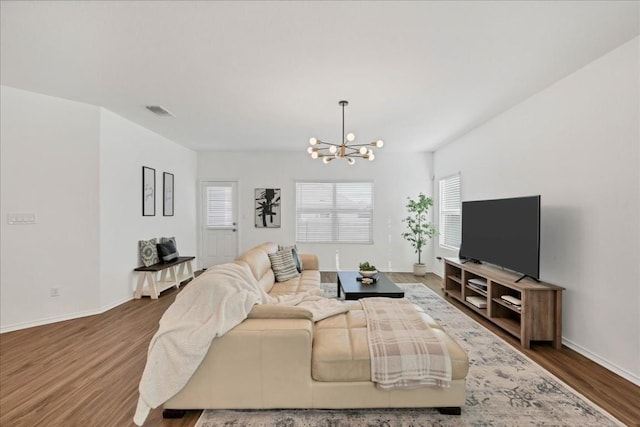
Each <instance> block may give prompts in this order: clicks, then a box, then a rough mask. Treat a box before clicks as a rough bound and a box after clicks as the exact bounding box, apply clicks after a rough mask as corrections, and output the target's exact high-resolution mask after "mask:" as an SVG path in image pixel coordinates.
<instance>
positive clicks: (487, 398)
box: [196, 283, 623, 427]
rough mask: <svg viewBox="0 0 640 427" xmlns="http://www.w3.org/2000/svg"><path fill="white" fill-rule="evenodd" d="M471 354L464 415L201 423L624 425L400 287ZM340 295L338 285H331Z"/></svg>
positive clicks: (441, 306) (338, 414)
mask: <svg viewBox="0 0 640 427" xmlns="http://www.w3.org/2000/svg"><path fill="white" fill-rule="evenodd" d="M399 286H400V287H402V288H403V289H404V291H405V296H406V297H407V298H408V299H409V300H411V301H412V302H414V303H415V304H418V305H419V306H421V307H422V308H424V310H425V311H426V312H427V313H429V315H430V316H431V317H433V319H434V320H436V321H437V322H438V323H439V324H440V325H441V326H442V327H443V328H444V329H445V330H446V331H447V333H448V334H449V335H450V336H452V337H453V338H454V339H455V340H456V341H458V343H459V344H460V345H461V346H462V347H463V348H464V349H465V350H466V351H467V353H468V355H469V362H470V368H469V374H468V376H467V398H466V404H465V406H464V407H463V408H462V414H461V415H460V416H456V415H441V414H440V413H439V412H438V411H437V410H434V409H354V410H317V409H303V410H299V409H290V410H255V411H254V410H243V411H240V410H233V411H232V410H207V411H204V412H203V413H202V416H201V417H200V420H199V421H198V423H197V424H196V427H222V426H229V427H231V426H233V427H244V426H246V427H250V426H251V427H253V426H278V427H303V426H304V427H347V426H354V427H355V426H358V427H359V426H363V427H365V426H366V427H400V426H415V427H421V426H425V427H426V426H431V427H446V426H451V427H458V426H496V427H498V426H505V427H506V426H509V427H511V426H581V427H586V426H594V427H595V426H598V427H602V426H622V425H623V424H622V423H620V422H618V421H617V420H616V419H615V418H613V417H612V416H611V415H609V414H608V413H607V412H605V411H604V410H602V409H600V408H599V407H597V406H596V405H595V404H593V403H591V402H590V401H588V400H587V399H586V398H584V397H582V396H581V395H579V394H578V393H577V392H575V391H574V390H573V389H571V388H570V387H569V386H568V385H566V384H565V383H563V382H562V381H560V380H559V379H557V378H556V377H555V376H553V375H552V374H550V373H549V372H548V371H546V370H545V369H543V368H542V367H541V366H539V365H538V364H536V363H535V362H533V361H532V360H531V359H529V358H528V357H526V356H525V355H524V354H522V353H520V352H519V351H517V350H515V349H514V348H513V347H511V346H510V345H509V344H507V343H506V342H504V341H503V340H502V339H501V338H500V337H498V336H497V335H495V334H493V333H492V332H491V331H489V330H488V329H486V328H485V327H484V326H482V325H480V324H479V323H477V322H476V321H474V320H472V319H471V318H469V317H467V316H466V315H465V314H463V313H462V312H460V311H459V310H458V309H457V308H456V307H454V306H453V305H451V304H449V303H448V302H447V301H445V300H444V299H443V298H441V297H440V296H438V295H437V294H436V293H435V292H433V291H432V290H431V289H429V288H427V287H426V286H424V285H422V284H419V283H415V284H409V283H407V284H399ZM323 288H324V290H325V296H327V297H334V298H335V296H336V285H335V284H323Z"/></svg>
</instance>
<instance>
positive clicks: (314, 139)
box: [309, 138, 318, 145]
mask: <svg viewBox="0 0 640 427" xmlns="http://www.w3.org/2000/svg"><path fill="white" fill-rule="evenodd" d="M317 143H318V140H317V139H316V138H311V139H310V140H309V144H311V145H316V144H317Z"/></svg>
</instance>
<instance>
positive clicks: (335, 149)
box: [327, 145, 338, 163]
mask: <svg viewBox="0 0 640 427" xmlns="http://www.w3.org/2000/svg"><path fill="white" fill-rule="evenodd" d="M336 151H338V149H337V148H336V146H335V145H332V146H331V147H329V152H330V153H331V154H336ZM327 163H329V162H327Z"/></svg>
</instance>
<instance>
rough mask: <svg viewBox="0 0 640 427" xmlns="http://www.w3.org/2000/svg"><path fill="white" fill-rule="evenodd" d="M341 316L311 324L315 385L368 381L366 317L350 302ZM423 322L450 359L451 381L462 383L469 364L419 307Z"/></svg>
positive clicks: (463, 354)
mask: <svg viewBox="0 0 640 427" xmlns="http://www.w3.org/2000/svg"><path fill="white" fill-rule="evenodd" d="M354 303H355V304H354V305H353V306H352V309H351V310H350V311H349V312H348V313H345V314H339V315H337V316H333V317H330V318H328V319H325V320H322V321H320V322H317V323H316V324H315V331H314V336H313V350H312V365H311V370H312V376H313V379H314V380H316V381H370V380H371V363H370V355H369V345H368V343H367V325H366V317H365V314H364V311H363V310H362V306H360V303H359V302H357V301H354ZM416 309H417V310H418V311H419V312H420V316H421V317H422V318H423V320H424V321H425V322H426V323H427V324H428V325H429V326H431V327H432V328H433V329H434V330H433V332H434V333H435V334H436V335H437V336H438V338H441V339H443V340H444V341H445V342H446V343H447V350H448V351H449V357H450V358H451V369H452V379H453V380H458V379H463V378H465V377H466V376H467V372H468V370H469V361H468V359H467V355H466V353H465V352H464V350H462V348H461V347H460V346H459V345H458V344H457V343H456V342H455V341H453V340H452V339H451V338H450V337H449V336H448V335H447V334H446V333H445V332H444V331H443V330H442V328H441V327H440V326H439V325H438V324H437V323H436V322H435V321H434V320H433V319H432V318H431V317H430V316H429V315H427V314H426V313H425V312H424V311H423V310H422V309H421V308H420V307H418V306H416Z"/></svg>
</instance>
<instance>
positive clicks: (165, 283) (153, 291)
mask: <svg viewBox="0 0 640 427" xmlns="http://www.w3.org/2000/svg"><path fill="white" fill-rule="evenodd" d="M195 258H196V257H194V256H181V257H178V258H176V259H175V260H173V261H170V262H159V263H157V264H153V265H150V266H148V267H138V268H136V269H134V270H133V271H136V272H138V285H137V286H136V292H135V294H134V297H135V298H136V299H140V298H141V297H142V296H143V295H147V296H150V297H151V298H153V299H158V295H160V292H162V291H164V290H165V289H169V288H170V287H172V286H175V287H176V288H177V289H179V288H180V283H182V282H184V281H185V280H187V279H193V277H194V276H193V267H192V266H191V261H193V260H194V259H195ZM178 267H179V268H178ZM159 271H160V272H161V273H160V279H159V280H156V273H157V272H159ZM145 283H146V286H145Z"/></svg>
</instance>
